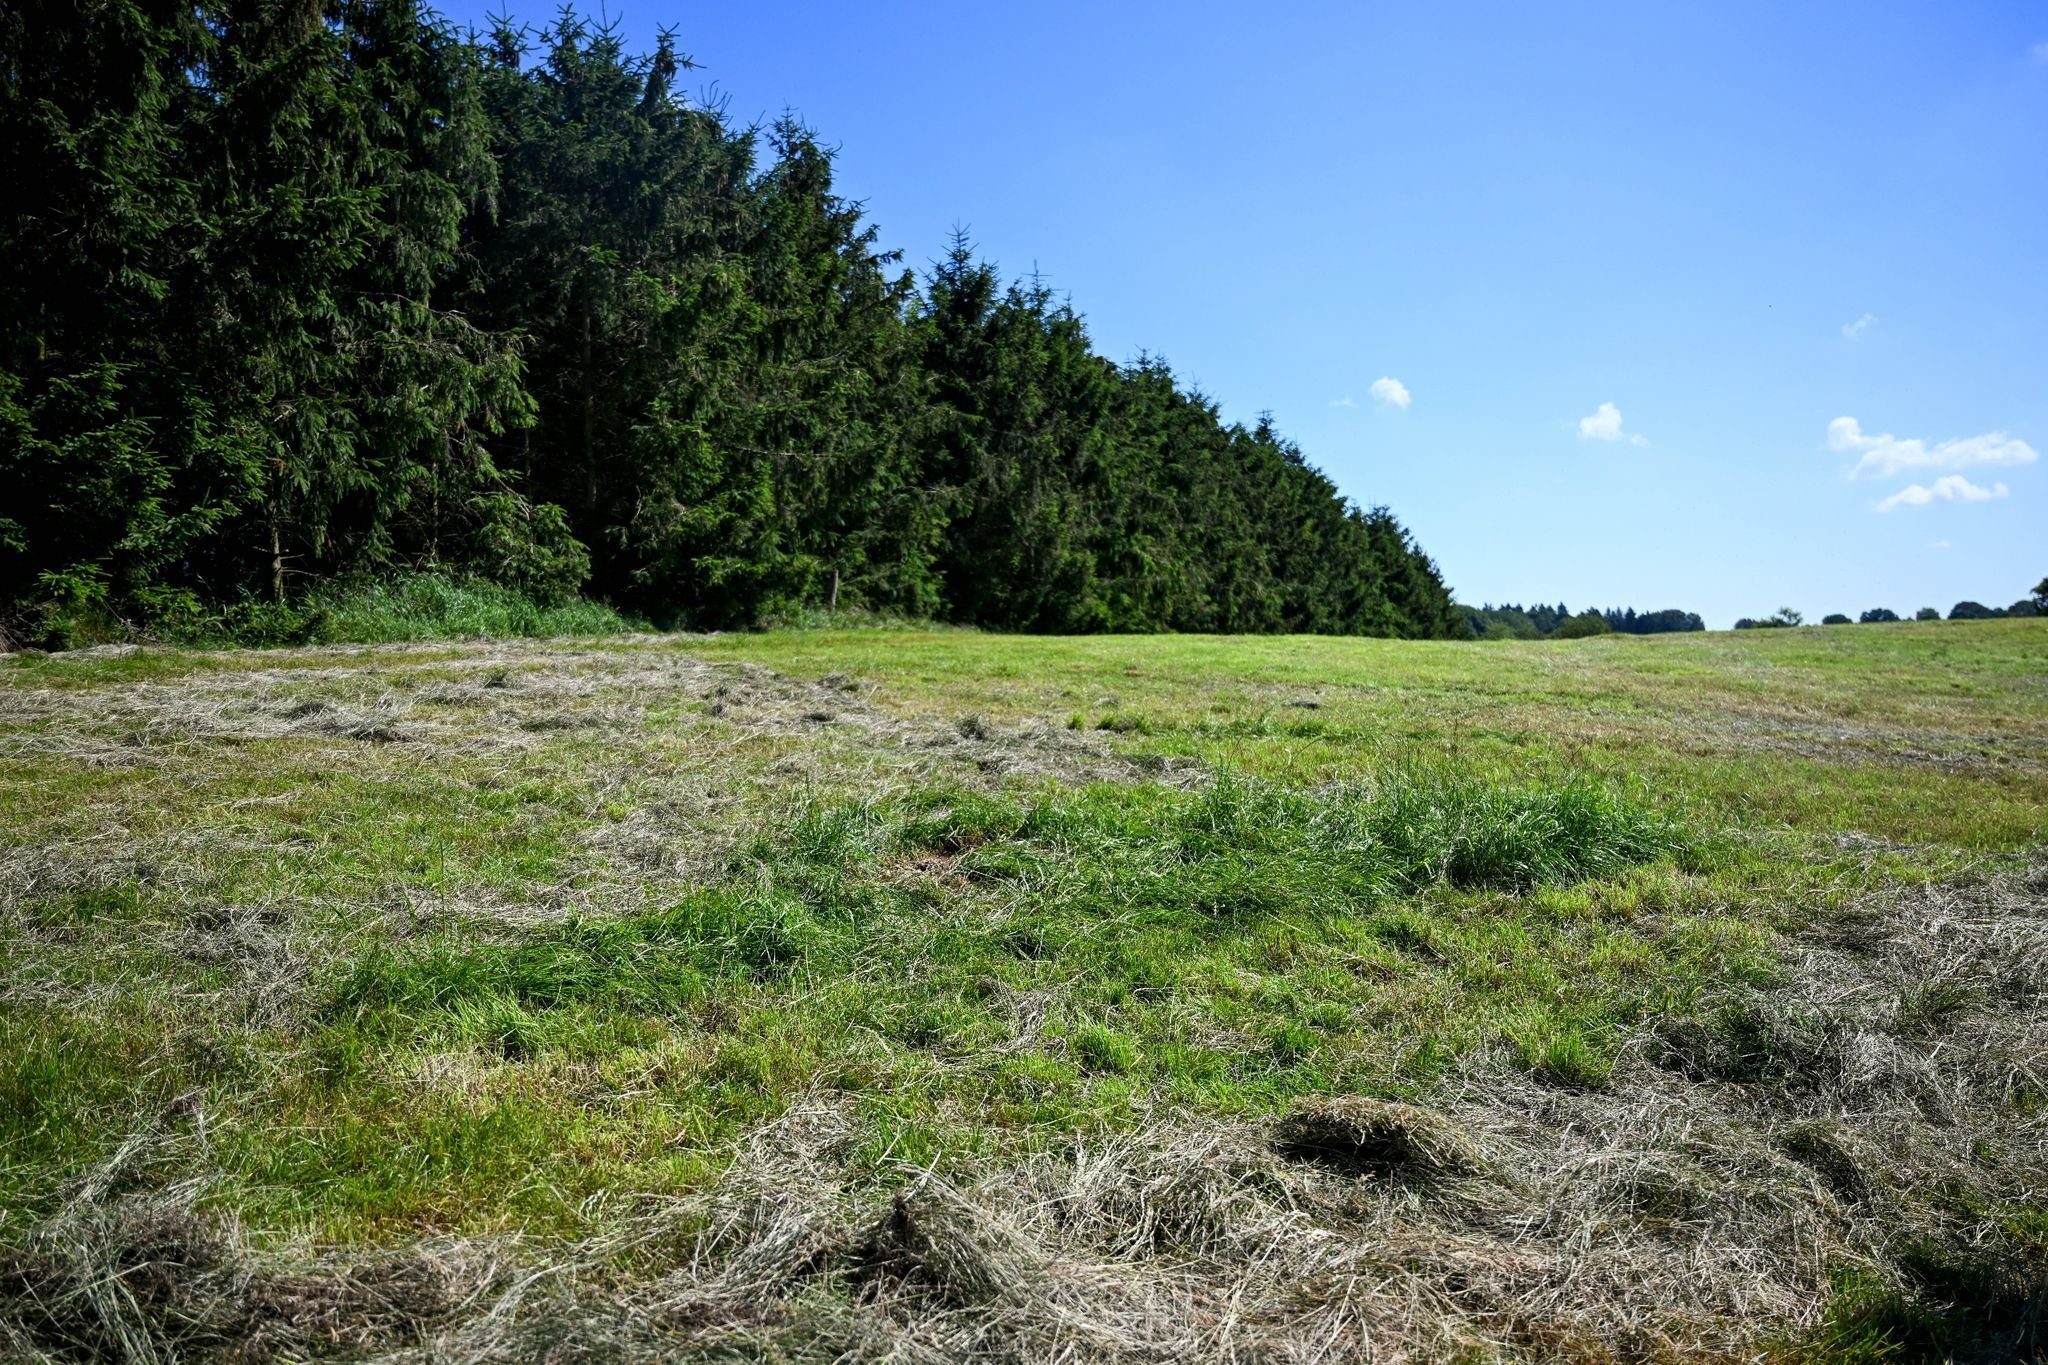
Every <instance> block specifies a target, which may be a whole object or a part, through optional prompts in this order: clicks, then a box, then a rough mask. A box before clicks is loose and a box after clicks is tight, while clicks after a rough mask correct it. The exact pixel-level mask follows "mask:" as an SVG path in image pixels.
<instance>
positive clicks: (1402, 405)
mask: <svg viewBox="0 0 2048 1365" xmlns="http://www.w3.org/2000/svg"><path fill="white" fill-rule="evenodd" d="M1372 401H1373V402H1375V403H1378V404H1379V405H1380V406H1381V407H1388V408H1399V409H1401V410H1402V411H1403V412H1406V411H1407V410H1408V404H1409V403H1410V402H1412V401H1414V400H1413V399H1412V398H1411V397H1410V396H1409V393H1408V386H1407V385H1406V384H1403V383H1402V382H1401V381H1400V380H1398V379H1395V378H1393V377H1392V376H1390V375H1381V376H1380V377H1379V378H1378V379H1375V380H1373V381H1372Z"/></svg>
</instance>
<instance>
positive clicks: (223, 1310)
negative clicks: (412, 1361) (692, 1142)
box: [0, 1157, 500, 1365]
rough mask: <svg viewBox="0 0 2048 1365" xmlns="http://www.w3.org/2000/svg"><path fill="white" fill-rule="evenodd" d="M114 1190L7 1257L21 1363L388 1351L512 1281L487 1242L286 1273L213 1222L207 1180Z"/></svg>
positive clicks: (48, 1225)
mask: <svg viewBox="0 0 2048 1365" xmlns="http://www.w3.org/2000/svg"><path fill="white" fill-rule="evenodd" d="M123 1159H126V1158H125V1157H124V1158H123ZM106 1185H107V1182H106V1181H104V1180H92V1181H88V1182H87V1183H86V1185H85V1187H84V1188H83V1189H82V1190H81V1191H79V1192H78V1193H77V1194H75V1195H74V1196H73V1198H72V1199H71V1200H70V1201H69V1202H68V1203H67V1204H66V1205H65V1207H64V1208H63V1209H62V1210H61V1211H60V1212H59V1213H58V1214H57V1215H55V1216H54V1217H52V1218H50V1219H48V1220H46V1221H45V1222H43V1223H41V1224H39V1225H38V1226H37V1227H36V1229H35V1230H34V1232H33V1234H32V1235H31V1236H30V1238H29V1239H28V1240H27V1242H26V1244H25V1245H22V1246H19V1247H15V1248H12V1249H8V1250H0V1350H4V1351H5V1353H6V1354H7V1355H8V1357H9V1358H18V1359H22V1360H60V1359H61V1360H105V1361H121V1362H127V1363H128V1365H144V1363H145V1362H149V1363H153V1362H158V1361H172V1360H178V1359H218V1360H233V1361H258V1360H272V1359H278V1358H281V1357H282V1358H295V1357H303V1356H305V1355H307V1354H309V1353H313V1352H321V1353H330V1352H335V1351H343V1352H361V1351H366V1350H379V1349H388V1348H391V1347H396V1346H403V1345H406V1344H408V1343H412V1342H417V1341H420V1340H421V1339H422V1338H424V1337H425V1336H427V1335H428V1334H429V1333H430V1332H431V1331H432V1330H433V1329H434V1328H436V1327H437V1326H440V1325H442V1324H445V1323H447V1322H448V1321H450V1320H451V1319H453V1318H455V1317H457V1316H459V1315H460V1314H461V1313H462V1312H463V1311H464V1310H465V1309H469V1308H473V1307H475V1306H476V1305H477V1304H478V1303H479V1302H480V1301H481V1299H482V1297H483V1294H484V1292H485V1290H486V1289H487V1287H488V1286H489V1285H491V1284H492V1283H493V1281H494V1280H496V1279H497V1277H498V1275H499V1271H500V1267H499V1265H498V1264H497V1261H496V1258H495V1257H494V1256H492V1255H491V1254H490V1253H489V1250H488V1249H487V1248H486V1247H485V1246H484V1245H483V1244H481V1243H476V1242H466V1243H465V1242H442V1243H420V1244H416V1245H414V1246H411V1247H408V1248H405V1249H403V1250H400V1251H396V1252H392V1253H389V1254H385V1255H380V1256H373V1257H370V1258H366V1259H360V1260H352V1261H344V1260H337V1259H323V1260H315V1261H310V1262H308V1263H305V1264H302V1265H285V1264H282V1263H278V1262H274V1261H272V1260H270V1259H267V1258H264V1257H260V1256H258V1255H257V1254H255V1253H254V1252H252V1251H251V1250H250V1249H249V1247H248V1246H247V1245H246V1243H245V1242H244V1241H243V1239H242V1237H241V1235H240V1231H239V1229H238V1228H237V1227H236V1226H235V1225H234V1224H233V1223H232V1222H230V1221H226V1220H223V1219H220V1218H216V1217H211V1216H208V1215H205V1214H202V1213H200V1212H199V1211H198V1209H197V1207H196V1203H197V1198H198V1195H199V1193H200V1190H201V1185H200V1184H199V1183H197V1182H188V1183H184V1184H180V1185H174V1186H172V1187H170V1188H168V1189H166V1190H162V1191H159V1192H156V1193H150V1194H130V1195H124V1196H110V1195H109V1193H108V1190H107V1188H106Z"/></svg>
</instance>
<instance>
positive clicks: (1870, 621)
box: [1735, 578, 2048, 630]
mask: <svg viewBox="0 0 2048 1365" xmlns="http://www.w3.org/2000/svg"><path fill="white" fill-rule="evenodd" d="M2006 616H2048V578H2044V579H2042V580H2041V581H2040V582H2039V583H2036V584H2035V585H2034V589H2033V591H2032V592H2030V593H2029V594H2028V595H2027V596H2025V597H2022V598H2020V599H2019V600H2018V601H2017V602H2014V603H2013V604H2012V605H2011V606H2009V607H1987V606H1985V605H1984V604H1983V603H1982V602H1969V601H1963V602H1958V603H1956V604H1955V605H1954V606H1953V607H1950V608H1949V612H1948V619H1949V620H1951V621H1989V620H1992V619H1995V618H1998V617H2006ZM1803 619H1804V618H1803V617H1801V616H1800V614H1799V613H1798V612H1796V611H1794V610H1792V608H1790V607H1780V608H1778V610H1777V611H1776V612H1775V613H1774V614H1772V615H1770V616H1766V617H1762V618H1760V619H1759V618H1752V617H1748V616H1745V617H1743V618H1742V619H1741V620H1739V621H1737V622H1736V623H1735V628H1736V629H1737V630H1770V629H1774V628H1780V627H1785V626H1796V625H1798V624H1800V622H1801V621H1802V620H1803ZM1901 619H1902V618H1901V617H1900V616H1899V614H1898V613H1897V612H1895V611H1893V610H1892V609H1891V608H1890V607H1872V608H1871V609H1870V610H1869V611H1866V612H1863V613H1862V614H1861V615H1859V616H1858V617H1857V618H1856V621H1857V622H1858V623H1860V624H1862V625H1866V626H1870V625H1882V624H1884V623H1885V622H1888V621H1897V620H1901ZM1913 619H1914V620H1915V621H1939V620H1940V619H1941V612H1940V611H1939V610H1938V609H1937V608H1934V607H1922V608H1920V610H1918V611H1916V612H1914V613H1913ZM1820 623H1821V624H1822V625H1824V626H1846V625H1849V624H1851V622H1850V620H1849V618H1848V617H1847V616H1845V615H1843V614H1842V613H1840V612H1830V613H1829V614H1828V615H1826V616H1823V617H1822V618H1821V622H1820Z"/></svg>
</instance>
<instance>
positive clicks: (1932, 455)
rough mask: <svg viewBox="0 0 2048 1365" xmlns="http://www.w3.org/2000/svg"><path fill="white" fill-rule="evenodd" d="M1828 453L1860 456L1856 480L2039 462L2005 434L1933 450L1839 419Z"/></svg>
mask: <svg viewBox="0 0 2048 1365" xmlns="http://www.w3.org/2000/svg"><path fill="white" fill-rule="evenodd" d="M1828 449H1829V450H1832V451H1836V452H1838V453H1840V454H1844V455H1848V454H1857V455H1859V456H1860V458H1858V459H1857V461H1856V467H1855V468H1854V469H1851V470H1850V471H1849V477H1850V478H1852V479H1861V478H1866V477H1868V478H1879V479H1882V478H1889V477H1890V476H1891V475H1893V474H1898V473H1902V472H1904V471H1906V470H1909V469H1974V468H1975V467H1977V466H1978V465H2019V464H2032V463H2033V462H2034V461H2035V460H2036V459H2038V458H2039V456H2038V455H2037V454H2036V453H2035V451H2034V448H2033V447H2032V446H2030V445H2028V444H2027V443H2026V442H2025V441H2020V440H2015V439H2014V438H2013V437H2010V436H2008V435H2006V434H2005V433H2004V432H2002V431H1987V432H1985V433H1984V434H1983V435H1982V436H1965V437H1961V438H1959V439H1956V440H1952V441H1943V442H1941V443H1940V444H1938V445H1936V446H1934V447H1932V448H1931V449H1930V448H1929V446H1928V444H1927V443H1926V442H1925V441H1919V440H1907V441H1902V440H1900V439H1899V438H1898V437H1896V436H1892V435H1889V434H1885V435H1879V436H1872V435H1869V434H1867V433H1865V432H1864V430H1863V424H1862V423H1860V422H1858V421H1857V420H1856V419H1855V418H1854V417H1837V418H1836V419H1835V420H1834V421H1832V422H1830V423H1828Z"/></svg>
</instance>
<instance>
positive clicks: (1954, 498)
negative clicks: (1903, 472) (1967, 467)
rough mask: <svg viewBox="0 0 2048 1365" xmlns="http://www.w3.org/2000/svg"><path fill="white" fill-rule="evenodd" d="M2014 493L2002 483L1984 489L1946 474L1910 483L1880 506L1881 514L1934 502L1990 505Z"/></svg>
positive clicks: (1957, 476)
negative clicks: (1987, 503) (1925, 482)
mask: <svg viewBox="0 0 2048 1365" xmlns="http://www.w3.org/2000/svg"><path fill="white" fill-rule="evenodd" d="M2010 491H2011V490H2010V489H2008V488H2007V487H2006V486H2005V485H2004V484H2002V483H1994V484H1992V485H1991V487H1989V488H1981V487H1979V486H1978V485H1976V484H1974V483H1971V482H1970V481H1969V480H1968V479H1966V478H1964V477H1963V476H1962V475H1960V474H1944V475H1942V476H1941V477H1940V478H1938V479H1936V480H1935V481H1934V482H1933V483H1932V484H1927V485H1922V484H1917V483H1909V484H1907V485H1906V486H1905V487H1904V488H1901V489H1900V490H1899V491H1898V492H1896V493H1894V494H1892V495H1891V496H1890V497H1888V498H1886V499H1885V500H1884V501H1883V502H1881V503H1879V504H1878V505H1877V510H1878V511H1880V512H1889V511H1892V510H1893V509H1895V508H1899V507H1925V506H1927V505H1928V504H1929V503H1934V502H1989V501H1991V499H1993V498H2002V497H2004V496H2006V494H2007V493H2009V492H2010Z"/></svg>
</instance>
